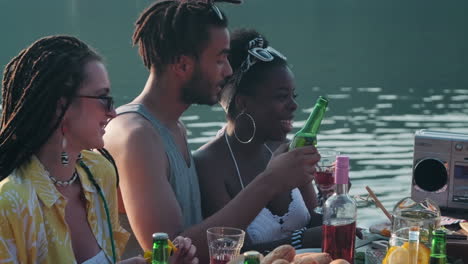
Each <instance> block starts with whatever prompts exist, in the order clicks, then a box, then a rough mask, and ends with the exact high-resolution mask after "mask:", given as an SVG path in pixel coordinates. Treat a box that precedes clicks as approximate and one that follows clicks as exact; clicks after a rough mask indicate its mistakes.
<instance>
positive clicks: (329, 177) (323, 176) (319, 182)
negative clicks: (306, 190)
mask: <svg viewBox="0 0 468 264" xmlns="http://www.w3.org/2000/svg"><path fill="white" fill-rule="evenodd" d="M318 152H319V153H320V157H321V158H320V161H319V162H317V166H316V169H315V175H314V176H315V185H316V186H317V189H318V190H319V193H320V199H319V201H318V205H317V207H316V208H315V210H314V211H315V212H316V213H318V214H322V206H323V204H324V203H325V201H326V200H327V199H328V197H330V196H331V195H332V194H333V192H334V191H335V161H336V157H337V156H338V155H340V152H339V151H336V150H333V149H329V148H319V149H318Z"/></svg>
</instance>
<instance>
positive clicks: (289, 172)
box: [263, 144, 320, 192]
mask: <svg viewBox="0 0 468 264" xmlns="http://www.w3.org/2000/svg"><path fill="white" fill-rule="evenodd" d="M287 150H288V144H283V145H281V146H279V147H278V149H277V150H276V151H275V152H274V153H273V157H272V159H271V160H270V162H269V163H268V165H267V167H266V169H265V172H264V174H263V175H264V177H268V183H269V184H270V185H271V186H272V187H273V188H276V190H277V191H278V192H283V191H289V190H291V189H293V188H296V187H300V186H303V185H305V184H307V183H310V182H311V181H312V180H313V178H314V172H315V165H316V164H317V162H318V161H319V160H320V155H319V154H318V152H317V149H316V148H315V147H314V146H306V147H302V148H297V149H294V150H291V151H289V152H287Z"/></svg>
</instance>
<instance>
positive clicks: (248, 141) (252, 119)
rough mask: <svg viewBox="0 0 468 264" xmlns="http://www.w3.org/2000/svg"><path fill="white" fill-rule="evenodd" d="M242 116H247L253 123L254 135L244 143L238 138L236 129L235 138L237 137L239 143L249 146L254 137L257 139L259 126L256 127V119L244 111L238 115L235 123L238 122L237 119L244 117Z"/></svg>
mask: <svg viewBox="0 0 468 264" xmlns="http://www.w3.org/2000/svg"><path fill="white" fill-rule="evenodd" d="M242 115H246V116H247V117H248V118H250V120H251V121H252V125H253V133H252V136H251V137H250V138H249V139H248V140H246V141H242V140H241V139H240V138H239V137H238V136H237V133H236V130H235V129H234V136H235V137H236V139H237V141H239V142H240V143H242V144H248V143H250V142H252V140H253V139H254V137H255V132H257V126H256V125H255V120H254V118H253V117H252V116H251V115H250V114H248V113H246V112H244V111H242V112H241V113H240V114H238V115H237V116H236V119H235V120H234V122H237V119H239V117H240V116H242Z"/></svg>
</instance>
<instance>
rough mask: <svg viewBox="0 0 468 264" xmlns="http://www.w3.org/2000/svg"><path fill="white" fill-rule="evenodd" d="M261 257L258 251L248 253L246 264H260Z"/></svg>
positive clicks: (246, 253)
mask: <svg viewBox="0 0 468 264" xmlns="http://www.w3.org/2000/svg"><path fill="white" fill-rule="evenodd" d="M260 256H261V255H260V253H258V252H257V251H253V250H252V251H247V252H245V253H244V264H260Z"/></svg>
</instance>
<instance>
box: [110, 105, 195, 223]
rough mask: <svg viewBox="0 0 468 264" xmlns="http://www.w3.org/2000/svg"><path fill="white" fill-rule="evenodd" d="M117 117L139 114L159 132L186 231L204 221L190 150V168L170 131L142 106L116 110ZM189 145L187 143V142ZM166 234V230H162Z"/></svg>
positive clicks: (123, 107)
mask: <svg viewBox="0 0 468 264" xmlns="http://www.w3.org/2000/svg"><path fill="white" fill-rule="evenodd" d="M116 112H117V115H122V114H125V113H138V114H140V115H141V116H142V117H144V118H145V119H146V120H148V121H149V122H150V123H151V124H152V125H153V127H154V129H155V130H156V131H158V132H159V135H161V138H162V140H163V142H164V148H165V150H166V155H167V159H168V161H169V168H170V175H169V183H170V184H171V186H172V190H173V191H174V193H175V196H176V199H177V201H178V202H179V206H180V208H181V209H182V215H183V218H184V229H185V228H187V227H190V226H192V225H195V224H197V223H199V222H201V221H202V219H203V218H202V212H201V198H200V188H199V184H198V176H197V171H196V169H195V162H194V160H193V157H192V153H191V152H190V150H189V151H188V154H189V157H190V166H187V162H186V160H185V158H184V156H183V155H182V154H181V153H180V151H179V149H178V148H177V145H176V144H175V142H174V138H173V137H172V134H171V132H170V131H169V129H168V128H167V127H166V126H164V125H163V124H162V123H161V122H160V121H158V120H157V119H156V118H155V117H154V116H153V115H152V114H150V112H149V111H148V110H147V109H146V107H145V106H144V105H142V104H126V105H123V106H120V107H119V108H117V109H116ZM186 143H187V141H186ZM160 232H164V230H160Z"/></svg>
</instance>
